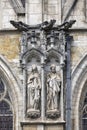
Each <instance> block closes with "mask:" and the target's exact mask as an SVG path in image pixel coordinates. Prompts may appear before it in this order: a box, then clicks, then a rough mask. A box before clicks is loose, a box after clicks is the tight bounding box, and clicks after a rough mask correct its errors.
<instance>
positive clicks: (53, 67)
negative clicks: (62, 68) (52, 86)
mask: <svg viewBox="0 0 87 130" xmlns="http://www.w3.org/2000/svg"><path fill="white" fill-rule="evenodd" d="M50 69H51V72H53V73H55V72H56V66H55V65H54V64H52V65H51V67H50Z"/></svg>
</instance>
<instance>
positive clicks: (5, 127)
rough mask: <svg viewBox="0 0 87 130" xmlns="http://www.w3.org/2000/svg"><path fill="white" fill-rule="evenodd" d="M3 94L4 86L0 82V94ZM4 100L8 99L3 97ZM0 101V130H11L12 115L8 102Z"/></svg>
mask: <svg viewBox="0 0 87 130" xmlns="http://www.w3.org/2000/svg"><path fill="white" fill-rule="evenodd" d="M3 92H4V84H3V82H2V81H0V93H3ZM5 99H6V100H8V98H6V97H5ZM5 99H2V100H1V101H0V130H13V113H12V110H11V107H10V105H9V103H8V102H6V101H5Z"/></svg>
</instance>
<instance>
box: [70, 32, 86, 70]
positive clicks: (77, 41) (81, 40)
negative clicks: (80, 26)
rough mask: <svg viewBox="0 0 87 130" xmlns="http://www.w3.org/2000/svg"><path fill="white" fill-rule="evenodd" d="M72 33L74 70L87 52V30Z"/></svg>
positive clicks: (72, 63) (72, 65) (72, 64)
mask: <svg viewBox="0 0 87 130" xmlns="http://www.w3.org/2000/svg"><path fill="white" fill-rule="evenodd" d="M71 35H72V36H73V41H72V44H71V69H72V71H73V70H74V69H75V67H76V66H77V65H78V63H79V62H80V61H81V59H82V58H83V57H84V55H85V54H86V53H87V32H86V31H74V32H73V33H72V34H71Z"/></svg>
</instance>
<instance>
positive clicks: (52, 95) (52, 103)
mask: <svg viewBox="0 0 87 130" xmlns="http://www.w3.org/2000/svg"><path fill="white" fill-rule="evenodd" d="M50 70H51V72H50V73H49V74H48V75H47V111H48V112H49V111H50V112H53V111H59V98H60V87H61V77H60V74H59V73H57V72H56V66H55V65H54V64H53V65H51V67H50Z"/></svg>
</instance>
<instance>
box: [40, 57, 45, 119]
mask: <svg viewBox="0 0 87 130" xmlns="http://www.w3.org/2000/svg"><path fill="white" fill-rule="evenodd" d="M41 62H42V63H41V64H42V65H41V83H42V89H41V118H42V120H44V118H45V74H44V57H42V61H41Z"/></svg>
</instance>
